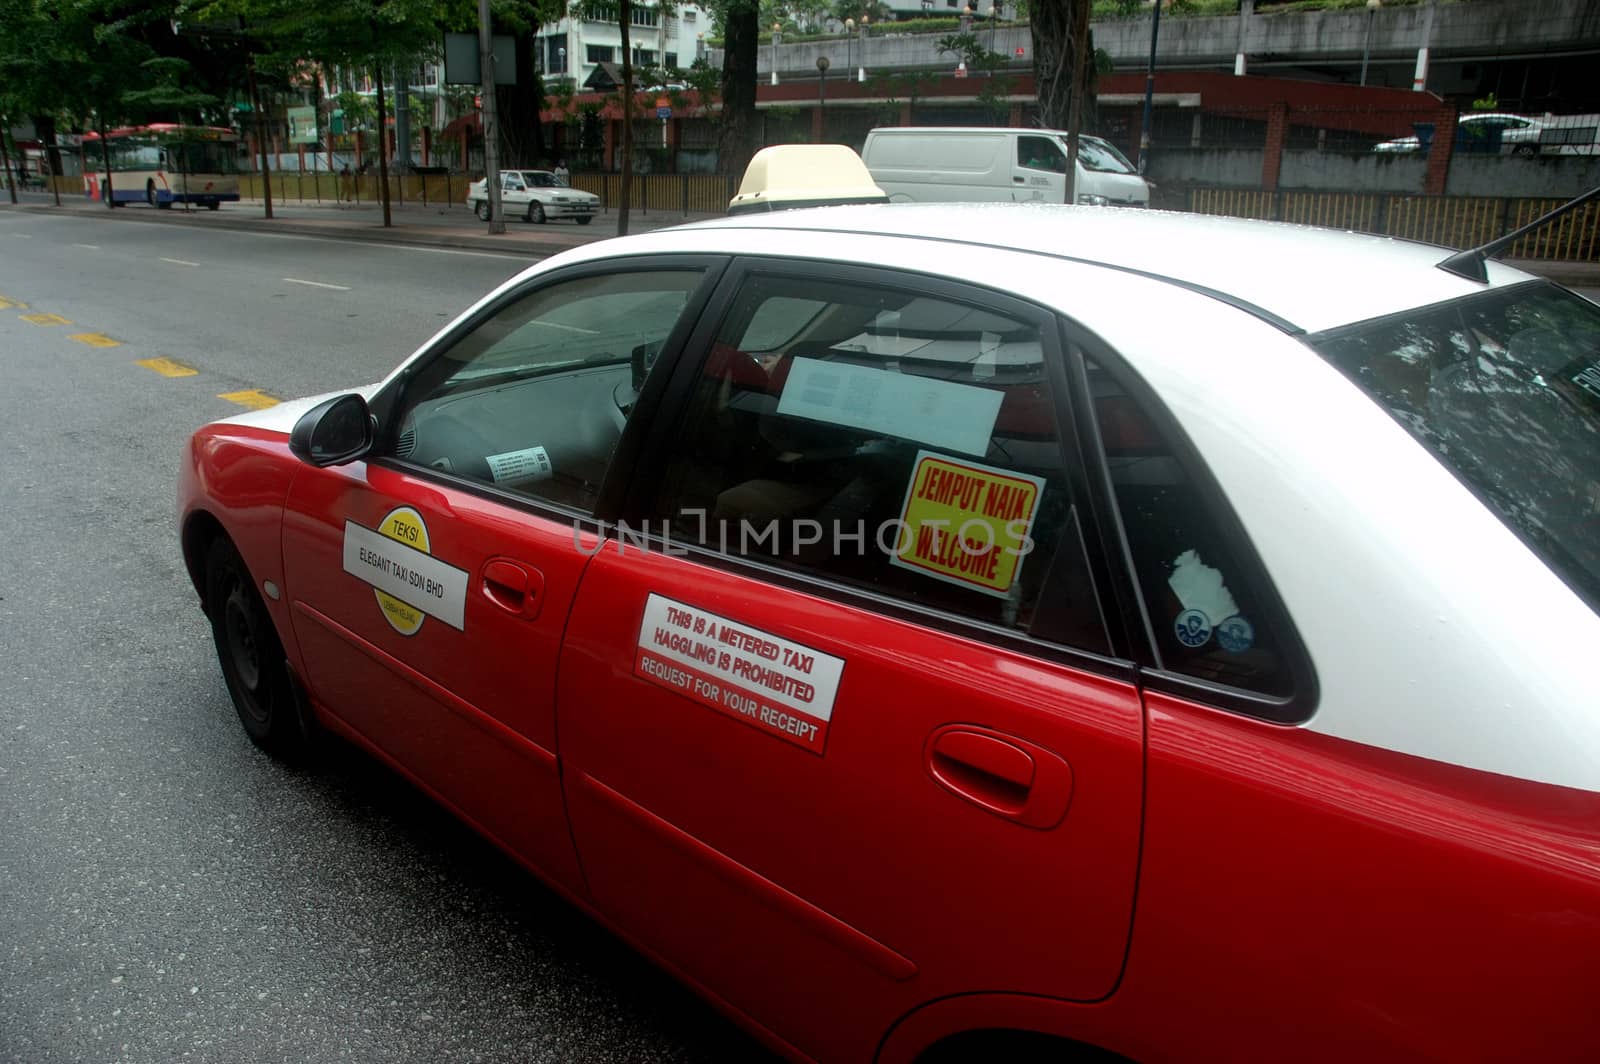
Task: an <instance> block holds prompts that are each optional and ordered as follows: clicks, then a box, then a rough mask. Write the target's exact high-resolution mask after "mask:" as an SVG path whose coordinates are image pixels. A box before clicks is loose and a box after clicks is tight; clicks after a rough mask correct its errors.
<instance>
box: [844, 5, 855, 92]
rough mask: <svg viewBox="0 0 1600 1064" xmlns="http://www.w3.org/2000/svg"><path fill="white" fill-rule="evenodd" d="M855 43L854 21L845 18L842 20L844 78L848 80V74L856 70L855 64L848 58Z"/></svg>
mask: <svg viewBox="0 0 1600 1064" xmlns="http://www.w3.org/2000/svg"><path fill="white" fill-rule="evenodd" d="M855 43H856V20H855V19H853V18H847V19H845V20H844V76H845V77H846V78H849V77H850V72H851V71H852V70H854V69H855V68H856V65H855V63H854V62H853V61H852V60H851V58H850V55H851V52H852V50H853V49H854V48H855Z"/></svg>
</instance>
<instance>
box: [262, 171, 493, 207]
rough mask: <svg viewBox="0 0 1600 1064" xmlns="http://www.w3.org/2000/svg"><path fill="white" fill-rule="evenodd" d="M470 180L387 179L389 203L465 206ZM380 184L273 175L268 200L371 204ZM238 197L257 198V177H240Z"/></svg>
mask: <svg viewBox="0 0 1600 1064" xmlns="http://www.w3.org/2000/svg"><path fill="white" fill-rule="evenodd" d="M472 180H473V178H472V177H470V176H469V175H466V174H428V175H427V176H426V177H424V176H422V175H420V174H407V175H405V176H403V177H402V176H401V175H399V174H390V175H389V199H390V201H391V202H393V203H421V204H424V205H427V204H434V203H440V204H444V203H462V204H464V203H466V201H467V185H468V184H469V183H470V182H471V181H472ZM382 190H383V186H382V182H381V180H380V178H379V177H378V175H377V174H373V173H367V174H351V175H350V176H349V177H344V176H342V175H340V174H302V173H296V172H294V171H289V172H287V173H285V172H281V171H274V172H273V175H272V198H273V199H275V200H277V201H279V202H281V203H337V202H339V201H341V200H348V201H350V202H353V203H374V202H376V201H377V200H378V199H379V198H380V193H381V192H382ZM239 195H240V196H242V197H243V198H245V199H260V198H261V175H260V174H240V175H239Z"/></svg>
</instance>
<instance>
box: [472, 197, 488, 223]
mask: <svg viewBox="0 0 1600 1064" xmlns="http://www.w3.org/2000/svg"><path fill="white" fill-rule="evenodd" d="M472 213H473V214H476V215H477V216H478V221H480V222H487V221H488V220H489V201H488V200H479V201H478V202H477V203H475V204H473V206H472Z"/></svg>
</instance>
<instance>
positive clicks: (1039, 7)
mask: <svg viewBox="0 0 1600 1064" xmlns="http://www.w3.org/2000/svg"><path fill="white" fill-rule="evenodd" d="M1090 2H1091V0H1059V2H1057V3H1039V4H1033V5H1031V7H1030V8H1029V10H1030V12H1031V18H1032V26H1033V77H1034V83H1035V85H1036V86H1037V88H1038V93H1039V125H1040V126H1042V127H1043V128H1045V129H1065V128H1066V127H1067V122H1068V112H1069V109H1070V107H1071V104H1072V97H1073V91H1072V89H1073V86H1074V85H1077V84H1083V85H1086V86H1092V85H1093V84H1094V82H1093V79H1092V78H1088V77H1082V78H1080V77H1079V76H1078V72H1077V71H1076V70H1075V69H1074V67H1075V64H1074V62H1073V57H1074V55H1075V54H1076V53H1077V51H1078V47H1077V44H1078V42H1077V41H1076V39H1075V35H1074V32H1073V29H1074V27H1075V26H1079V25H1081V26H1083V27H1084V28H1085V31H1087V27H1088V25H1089V19H1088V8H1089V7H1090ZM1080 8H1081V9H1083V10H1082V12H1081V13H1080V11H1079V9H1080ZM1084 54H1085V56H1086V59H1085V63H1086V64H1087V65H1090V66H1092V65H1093V64H1094V53H1093V52H1091V51H1089V49H1087V48H1085V49H1084ZM1089 91H1090V92H1092V89H1091V90H1089ZM1082 108H1083V110H1082V113H1083V116H1084V120H1085V122H1086V124H1090V125H1092V124H1093V123H1092V116H1093V115H1094V113H1095V106H1094V101H1093V100H1092V99H1085V100H1084V101H1083V104H1082Z"/></svg>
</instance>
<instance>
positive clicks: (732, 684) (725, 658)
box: [633, 594, 844, 755]
mask: <svg viewBox="0 0 1600 1064" xmlns="http://www.w3.org/2000/svg"><path fill="white" fill-rule="evenodd" d="M843 672H844V659H843V658H836V657H834V656H833V655H831V654H824V653H822V652H821V651H820V650H814V649H812V648H811V647H808V646H805V645H803V644H801V643H796V642H793V641H791V640H788V639H784V638H783V637H782V636H778V635H773V634H772V633H770V632H764V631H762V630H760V629H759V628H752V627H751V626H750V625H747V624H743V623H740V622H737V621H731V620H729V619H728V618H726V617H722V616H719V615H718V614H715V613H711V612H709V611H707V610H703V609H700V608H699V607H696V606H690V605H688V604H687V603H683V602H677V601H675V600H673V599H669V598H667V597H665V596H663V595H655V594H652V595H651V596H650V598H649V599H648V600H647V601H646V602H645V607H644V618H643V620H641V621H640V623H639V645H638V648H637V652H636V654H635V656H634V664H633V673H634V675H635V676H638V677H640V678H641V679H644V680H648V681H649V682H650V683H653V684H657V685H659V686H661V687H665V688H667V689H668V690H669V691H676V692H678V693H679V694H681V695H684V696H685V697H688V698H691V699H693V700H694V701H696V702H699V703H700V704H701V705H704V706H709V707H710V708H712V709H715V710H717V711H718V712H721V713H724V714H726V715H727V716H730V717H733V718H734V719H735V720H738V721H742V722H743V723H745V724H748V725H750V726H752V727H754V728H758V729H760V730H761V731H764V732H767V733H768V734H769V735H772V736H774V737H776V738H779V739H782V740H784V741H785V742H789V743H793V744H794V745H795V746H798V747H800V748H801V749H803V750H809V751H811V752H812V753H814V754H818V755H820V754H822V752H823V749H824V748H825V747H826V745H827V741H828V722H829V721H830V720H831V719H832V717H833V701H834V697H835V695H837V694H838V691H839V677H840V675H841V674H842V673H843Z"/></svg>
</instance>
